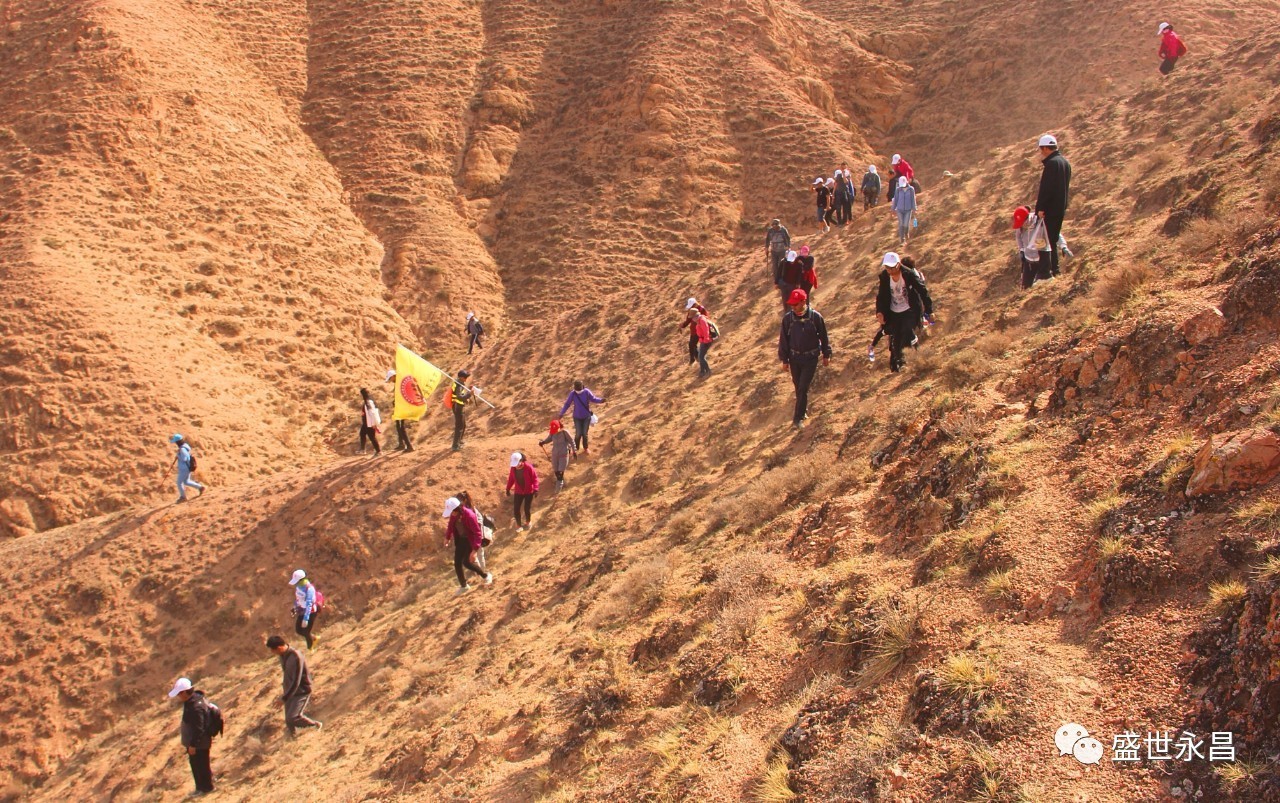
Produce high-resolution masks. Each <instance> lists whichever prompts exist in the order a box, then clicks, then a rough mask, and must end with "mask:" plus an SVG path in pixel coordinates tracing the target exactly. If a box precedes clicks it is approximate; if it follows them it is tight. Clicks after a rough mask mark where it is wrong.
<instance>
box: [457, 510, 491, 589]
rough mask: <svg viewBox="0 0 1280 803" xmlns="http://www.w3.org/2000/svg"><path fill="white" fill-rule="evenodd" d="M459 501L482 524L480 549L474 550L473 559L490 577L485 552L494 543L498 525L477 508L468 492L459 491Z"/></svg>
mask: <svg viewBox="0 0 1280 803" xmlns="http://www.w3.org/2000/svg"><path fill="white" fill-rule="evenodd" d="M457 497H458V501H459V502H461V503H462V505H463V507H466V508H469V509H470V510H471V512H472V513H474V514H476V521H478V522H480V547H479V548H478V549H475V550H473V552H472V558H473V559H474V562H475V564H476V565H477V566H479V567H480V568H481V569H483V570H484V572H485V575H486V576H490V573H489V565H488V564H487V563H485V558H484V550H485V548H486V547H488V546H489V545H490V544H492V543H493V530H494V528H495V527H497V525H496V524H495V523H494V521H493V519H491V518H489V517H488V516H486V515H485V514H483V513H481V512H480V508H478V507H476V504H475V502H472V501H471V494H469V493H467V492H466V491H458V493H457Z"/></svg>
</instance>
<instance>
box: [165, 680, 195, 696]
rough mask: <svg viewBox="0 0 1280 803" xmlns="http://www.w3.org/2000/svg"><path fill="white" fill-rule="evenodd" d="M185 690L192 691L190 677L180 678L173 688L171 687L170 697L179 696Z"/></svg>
mask: <svg viewBox="0 0 1280 803" xmlns="http://www.w3.org/2000/svg"><path fill="white" fill-rule="evenodd" d="M184 691H191V681H190V680H189V679H188V678H178V680H177V681H176V682H174V684H173V688H172V689H169V699H173V698H174V697H177V696H178V695H179V694H182V693H183V692H184Z"/></svg>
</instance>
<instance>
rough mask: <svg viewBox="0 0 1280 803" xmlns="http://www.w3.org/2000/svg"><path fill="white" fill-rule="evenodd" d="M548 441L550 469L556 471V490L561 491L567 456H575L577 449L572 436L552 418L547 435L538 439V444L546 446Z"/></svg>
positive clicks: (567, 463) (567, 461)
mask: <svg viewBox="0 0 1280 803" xmlns="http://www.w3.org/2000/svg"><path fill="white" fill-rule="evenodd" d="M548 443H549V444H551V470H552V471H554V472H555V473H556V490H557V491H563V490H564V473H565V471H567V470H568V468H569V458H570V457H571V456H572V457H576V456H577V455H578V449H577V447H576V446H574V445H573V436H572V435H570V434H569V433H568V432H567V431H566V430H565V428H564V426H562V425H561V424H560V422H559V421H556V420H552V422H551V427H550V433H549V434H548V435H547V437H545V438H543V439H542V440H540V441H538V445H539V446H546V445H547V444H548Z"/></svg>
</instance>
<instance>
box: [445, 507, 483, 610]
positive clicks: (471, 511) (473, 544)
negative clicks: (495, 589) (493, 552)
mask: <svg viewBox="0 0 1280 803" xmlns="http://www.w3.org/2000/svg"><path fill="white" fill-rule="evenodd" d="M444 517H445V518H446V519H448V520H449V524H448V526H447V527H446V528H445V532H444V545H445V546H449V542H450V541H452V542H453V571H454V573H456V574H457V575H458V593H459V594H465V593H467V592H468V591H470V590H471V586H469V585H467V575H466V574H465V573H464V571H463V570H464V569H467V570H470V571H472V572H474V573H475V574H478V575H479V576H481V577H483V578H484V582H485V585H489V584H491V583H492V582H493V575H492V574H490V573H489V572H487V571H485V570H484V569H482V568H480V567H479V566H477V565H476V564H475V561H474V560H472V559H471V554H472V553H473V552H475V551H476V550H477V549H479V548H480V544H481V542H482V541H483V540H484V531H483V529H482V528H481V523H480V520H479V518H477V517H476V512H475V508H474V507H473V506H472V504H471V494H469V493H467V492H466V491H459V492H458V494H457V495H456V496H451V497H449V498H448V499H446V500H445V501H444Z"/></svg>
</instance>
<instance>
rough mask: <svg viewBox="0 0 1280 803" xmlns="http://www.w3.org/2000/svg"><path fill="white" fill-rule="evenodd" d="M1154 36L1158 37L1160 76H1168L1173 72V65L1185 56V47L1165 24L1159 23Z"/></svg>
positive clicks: (1167, 24)
mask: <svg viewBox="0 0 1280 803" xmlns="http://www.w3.org/2000/svg"><path fill="white" fill-rule="evenodd" d="M1156 35H1158V36H1159V37H1160V58H1161V61H1160V74H1161V75H1168V74H1169V73H1171V72H1173V65H1175V64H1177V63H1178V59H1180V58H1182V57H1183V56H1185V55H1187V46H1186V45H1184V44H1183V43H1182V38H1181V37H1179V36H1178V35H1177V34H1176V33H1174V32H1173V26H1172V25H1170V24H1169V23H1167V22H1162V23H1160V28H1159V29H1158V30H1157V31H1156Z"/></svg>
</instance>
